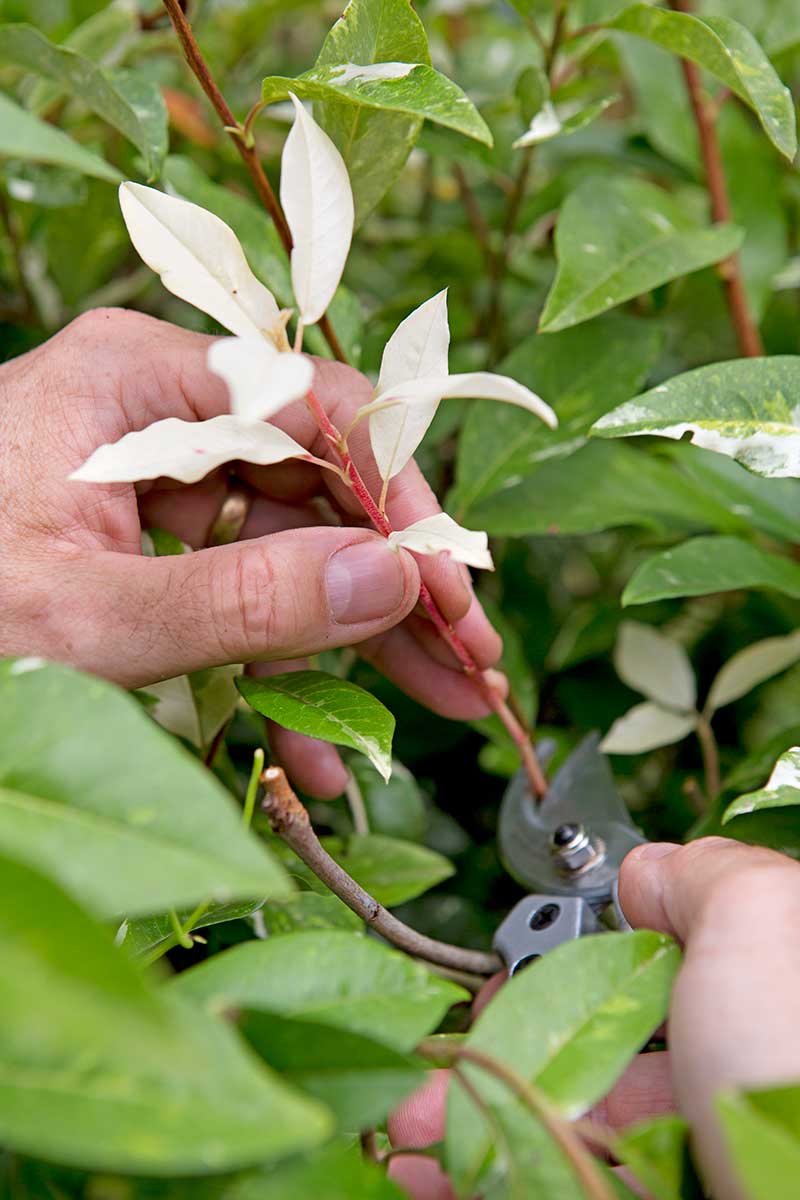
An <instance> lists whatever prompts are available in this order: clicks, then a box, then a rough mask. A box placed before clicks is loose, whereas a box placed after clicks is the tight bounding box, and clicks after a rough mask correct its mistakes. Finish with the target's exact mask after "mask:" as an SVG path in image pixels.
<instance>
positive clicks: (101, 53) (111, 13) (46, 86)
mask: <svg viewBox="0 0 800 1200" xmlns="http://www.w3.org/2000/svg"><path fill="white" fill-rule="evenodd" d="M137 24H138V22H137V20H136V14H135V13H134V12H132V11H131V10H130V9H125V8H117V7H115V6H114V5H113V4H110V5H108V6H107V7H105V8H103V9H101V10H100V11H99V12H95V13H92V15H91V16H90V17H88V18H87V19H86V20H85V21H82V22H81V24H80V25H76V27H75V28H74V29H73V30H72V31H71V33H70V34H69V35H68V36H67V37H65V38H64V40H63V42H62V43H61V45H62V46H65V47H66V48H67V49H69V50H76V51H77V52H78V54H82V55H84V57H85V58H90V59H91V60H92V62H94V63H100V64H101V65H102V64H104V63H105V62H113V61H116V60H117V59H118V58H119V53H120V50H122V49H124V48H125V47H126V45H127V44H128V43H129V42H130V41H132V40H133V39H134V38H135V36H136V29H137ZM28 83H30V87H28V86H27V85H28ZM21 91H22V96H23V99H24V101H25V107H26V108H27V109H28V110H29V111H30V112H34V113H36V115H37V116H39V117H41V116H43V115H44V114H45V113H46V111H47V109H49V108H50V106H51V105H52V104H54V103H56V101H57V100H58V98H59V96H61V95H63V92H62V89H61V88H60V87H59V85H58V83H54V82H53V81H52V80H50V79H41V78H39V79H35V78H30V79H28V80H26V81H25V82H24V84H23V86H22V89H21Z"/></svg>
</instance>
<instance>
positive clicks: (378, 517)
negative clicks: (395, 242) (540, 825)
mask: <svg viewBox="0 0 800 1200" xmlns="http://www.w3.org/2000/svg"><path fill="white" fill-rule="evenodd" d="M306 401H307V403H308V407H309V409H310V410H311V412H312V413H313V415H314V418H315V420H316V422H317V424H318V426H319V428H320V431H321V433H322V434H323V436H324V437H325V440H326V441H327V442H328V444H329V445H330V446H331V448H332V449H333V450H335V451H336V453H337V454H338V456H339V458H340V459H341V463H342V467H343V469H344V473H345V478H346V480H347V482H348V483H349V485H350V487H351V488H352V490H353V494H354V495H355V497H356V499H357V500H358V502H359V504H360V505H361V507H362V509H363V510H364V512H365V513H366V515H367V516H368V517H369V519H370V520H371V521H372V524H373V525H374V526H375V528H376V529H377V530H378V532H379V533H382V534H383V536H384V537H388V536H389V534H390V533H391V532H392V526H391V524H390V522H389V520H388V518H387V516H386V514H385V513H383V512H381V510H380V508H379V507H378V505H377V504H376V503H375V500H374V499H373V497H372V495H371V493H370V491H369V489H368V487H367V485H366V484H365V483H364V480H363V479H362V478H361V474H360V472H359V470H358V467H357V466H356V465H355V463H354V462H353V459H352V457H351V455H350V451H349V450H348V448H347V446H346V444H345V441H344V438H343V437H342V435H341V433H340V432H339V430H338V429H337V428H336V426H335V425H334V424H333V422H332V421H331V419H330V417H329V416H328V414H327V413H326V412H325V409H324V408H323V407H322V405H321V404H320V402H319V400H318V399H317V397H316V396H315V394H314V392H313V391H309V392H308V394H307V396H306ZM419 602H420V604H421V605H422V607H423V608H424V609H425V611H426V613H427V614H428V616H429V617H430V619H431V621H432V623H433V625H434V627H435V629H436V631H437V633H438V634H439V636H440V637H441V638H442V640H443V641H444V642H446V643H447V645H448V646H449V647H450V649H451V650H452V652H453V654H454V655H455V657H456V659H457V660H458V663H459V665H460V666H461V670H462V671H463V672H464V674H465V675H467V676H468V677H469V678H470V679H472V680H474V682H475V686H476V687H477V688H478V690H479V691H480V693H481V695H482V697H483V698H484V700H485V701H486V703H487V704H488V706H489V708H490V709H491V710H492V712H494V713H496V714H497V716H498V717H499V718H500V720H501V721H502V723H503V725H504V727H505V729H506V730H507V732H508V734H509V735H510V737H511V738H512V740H513V742H514V744H515V746H516V747H517V750H518V751H519V755H520V758H521V760H522V765H523V766H524V768H525V772H526V774H527V776H528V780H529V782H530V786H531V791H532V792H533V794H534V796H538V797H542V796H544V794H545V792H546V791H547V780H546V779H545V777H544V773H543V771H542V768H541V766H540V765H539V760H538V759H537V757H536V752H535V750H534V748H533V746H532V745H531V740H530V737H529V736H528V734H527V733H526V731H525V730H524V729H523V727H522V725H521V724H520V722H519V721H518V720H517V718H516V717H515V716H514V714H513V713H512V711H511V709H510V708H509V707H508V705H507V704H506V702H505V700H504V699H503V697H502V696H501V695H500V694H499V692H498V691H497V690H496V689H495V688H494V687H492V684H491V682H490V681H489V679H488V678H487V676H486V673H485V672H484V671H482V670H481V669H480V667H479V666H478V664H477V663H476V662H475V659H474V658H473V657H472V655H471V654H470V652H469V650H468V649H467V647H466V646H465V645H464V643H463V642H462V640H461V638H460V637H459V636H458V634H457V633H456V631H455V629H453V626H452V625H451V624H450V622H449V621H447V620H446V619H445V618H444V616H443V615H442V613H441V611H440V610H439V607H438V605H437V603H436V601H435V600H434V598H433V596H432V595H431V593H430V591H429V590H428V587H427V585H426V584H425V583H422V582H421V583H420V586H419Z"/></svg>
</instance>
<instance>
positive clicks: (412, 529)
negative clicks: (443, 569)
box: [389, 513, 494, 571]
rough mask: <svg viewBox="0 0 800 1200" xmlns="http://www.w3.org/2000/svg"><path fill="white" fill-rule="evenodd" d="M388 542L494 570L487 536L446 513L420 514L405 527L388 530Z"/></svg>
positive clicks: (415, 551)
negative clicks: (424, 515) (463, 525)
mask: <svg viewBox="0 0 800 1200" xmlns="http://www.w3.org/2000/svg"><path fill="white" fill-rule="evenodd" d="M389 545H390V546H403V547H404V548H405V549H406V550H412V551H413V552H414V553H415V554H448V555H449V556H450V557H451V558H454V559H455V560H456V562H463V563H467V565H468V566H470V567H482V568H483V569H484V570H486V571H493V570H494V563H493V562H492V556H491V554H490V553H489V538H488V536H487V534H485V533H483V532H482V531H479V530H474V529H464V528H463V527H462V526H461V525H459V524H458V523H457V522H456V521H454V520H453V518H452V517H448V515H447V513H436V514H435V516H432V517H423V519H422V520H421V521H415V522H414V524H413V525H408V526H407V527H406V528H405V529H396V530H395V531H394V532H393V533H390V534H389Z"/></svg>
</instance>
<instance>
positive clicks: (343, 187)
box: [281, 95, 354, 325]
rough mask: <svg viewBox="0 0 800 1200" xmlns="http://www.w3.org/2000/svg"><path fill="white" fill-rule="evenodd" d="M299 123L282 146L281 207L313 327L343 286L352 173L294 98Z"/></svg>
mask: <svg viewBox="0 0 800 1200" xmlns="http://www.w3.org/2000/svg"><path fill="white" fill-rule="evenodd" d="M291 99H292V103H293V104H294V108H295V121H294V125H293V126H292V128H291V130H290V131H289V136H288V137H287V138H286V141H285V143H284V146H283V156H282V158H281V204H282V205H283V211H284V213H285V214H286V220H287V221H288V223H289V229H290V230H291V234H292V240H293V242H294V248H293V250H292V287H293V289H294V295H295V299H296V301H297V305H298V308H299V309H300V319H301V320H302V321H303V322H304V323H305V324H306V325H313V324H314V322H315V321H318V320H319V319H320V317H321V316H322V315H323V314H324V312H325V310H326V308H327V307H328V305H329V304H330V302H331V300H332V299H333V294H334V292H335V291H336V289H337V287H338V286H339V280H340V279H341V277H342V271H343V270H344V264H345V263H346V262H347V254H348V251H349V250H350V242H351V240H352V237H353V215H354V214H353V193H352V190H351V188H350V179H349V177H348V174H347V167H346V166H345V165H344V161H343V159H342V156H341V154H340V153H339V151H338V150H337V149H336V147H335V146H334V144H333V142H332V141H331V139H330V138H329V137H328V135H327V133H324V132H323V131H322V130H321V129H320V127H319V125H317V123H316V121H315V120H314V118H313V117H311V116H310V115H309V113H307V112H306V110H305V109H304V108H303V105H302V104H301V103H300V101H299V100H298V99H297V97H296V96H294V95H292V97H291Z"/></svg>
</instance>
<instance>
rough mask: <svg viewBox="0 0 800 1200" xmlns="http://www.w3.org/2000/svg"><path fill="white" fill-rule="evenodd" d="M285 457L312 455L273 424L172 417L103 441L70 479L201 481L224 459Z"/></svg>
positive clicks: (258, 460) (264, 463)
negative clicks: (188, 419) (162, 478)
mask: <svg viewBox="0 0 800 1200" xmlns="http://www.w3.org/2000/svg"><path fill="white" fill-rule="evenodd" d="M287 458H308V451H307V450H304V449H303V447H302V446H301V445H299V443H298V442H296V441H295V440H294V438H290V437H289V435H288V433H284V432H283V430H282V429H276V428H275V426H274V425H265V424H263V423H255V422H252V421H244V420H242V418H241V417H231V416H222V417H212V418H211V420H210V421H179V420H178V419H177V418H176V417H168V418H167V419H166V420H165V421H156V422H155V424H153V425H148V427H147V429H142V430H139V431H137V432H136V433H126V434H125V436H124V437H122V438H120V440H119V441H118V442H112V443H109V444H108V445H105V446H100V447H99V449H97V450H95V452H94V454H92V455H91V457H90V458H88V459H87V461H86V462H85V463H84V464H83V466H82V467H79V468H78V470H77V471H74V472H73V473H72V475H71V476H70V479H75V480H78V481H79V482H82V483H136V482H137V481H139V480H141V479H160V478H161V477H162V476H163V477H165V478H167V479H177V480H179V481H180V482H181V483H197V481H198V479H202V478H203V477H204V476H205V475H208V473H209V471H213V470H214V469H215V468H216V467H220V466H222V464H223V463H226V462H234V461H236V460H237V459H239V460H241V461H242V462H250V463H257V464H258V465H259V466H269V465H271V464H272V463H277V462H283V461H284V460H285V459H287Z"/></svg>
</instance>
